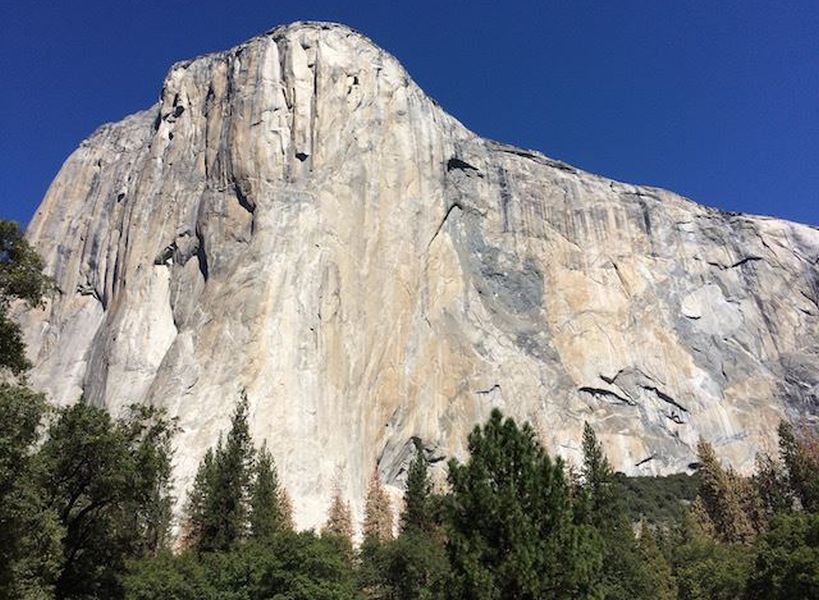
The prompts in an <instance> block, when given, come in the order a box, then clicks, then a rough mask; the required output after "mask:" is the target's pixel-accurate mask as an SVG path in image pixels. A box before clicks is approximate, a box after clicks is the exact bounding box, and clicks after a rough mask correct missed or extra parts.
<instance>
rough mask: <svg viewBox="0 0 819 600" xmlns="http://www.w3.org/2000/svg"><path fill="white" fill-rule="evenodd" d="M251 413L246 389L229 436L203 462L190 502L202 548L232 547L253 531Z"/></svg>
mask: <svg viewBox="0 0 819 600" xmlns="http://www.w3.org/2000/svg"><path fill="white" fill-rule="evenodd" d="M247 412H248V400H247V395H246V394H245V393H244V391H242V393H241V396H240V399H239V402H238V403H237V404H236V408H235V409H234V412H233V417H232V419H231V427H230V431H229V432H228V435H227V437H226V438H225V440H224V442H223V441H222V440H221V439H220V440H219V443H218V444H217V446H216V449H215V451H213V452H210V451H209V452H208V453H207V454H206V455H205V457H204V459H203V461H202V463H200V465H199V470H198V472H197V475H196V480H195V481H194V486H193V491H192V492H191V497H190V501H189V530H190V535H191V541H192V542H193V545H194V546H195V547H196V549H197V550H199V551H214V550H228V549H230V548H232V547H234V546H235V545H236V544H237V543H239V542H240V541H242V540H243V539H244V538H246V537H247V534H248V532H249V526H250V507H249V504H250V503H249V493H250V483H251V479H252V473H253V471H252V469H253V455H254V452H253V442H252V440H251V437H250V430H249V428H248V421H247V419H248V415H247Z"/></svg>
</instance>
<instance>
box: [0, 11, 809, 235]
mask: <svg viewBox="0 0 819 600" xmlns="http://www.w3.org/2000/svg"><path fill="white" fill-rule="evenodd" d="M1 4H2V6H1V7H0V75H2V77H0V82H2V93H0V119H1V120H0V216H2V217H5V218H14V219H17V220H19V221H21V222H24V223H25V222H27V221H28V220H29V219H30V217H31V215H32V214H33V212H34V209H35V208H36V206H37V204H38V203H39V201H40V199H41V197H42V196H43V194H44V193H45V190H46V188H47V186H48V184H49V183H50V181H51V180H52V178H53V177H54V175H55V174H56V173H57V170H58V169H59V167H60V165H61V164H62V162H63V161H64V160H65V158H66V157H67V156H68V154H69V153H70V152H71V151H72V150H73V149H74V148H75V147H76V146H77V145H78V144H79V142H80V141H81V140H82V139H83V138H84V137H86V136H87V135H88V134H90V133H91V132H92V131H93V130H94V129H95V128H96V127H97V126H98V125H99V124H101V123H103V122H106V121H113V120H118V119H120V118H122V117H123V116H125V115H126V114H129V113H132V112H135V111H137V110H140V109H142V108H145V107H147V106H149V105H151V104H152V103H153V102H154V101H155V99H156V98H157V96H158V93H159V89H160V86H161V83H162V79H163V77H164V75H165V72H166V71H167V69H168V67H169V66H170V65H171V64H172V63H173V62H175V61H177V60H181V59H185V58H190V57H193V56H195V55H197V54H202V53H204V52H209V51H214V50H221V49H225V48H228V47H230V46H232V45H235V44H237V43H239V42H241V41H243V40H244V39H246V38H248V37H250V36H252V35H254V34H256V33H260V32H262V31H265V30H267V29H269V28H271V27H273V26H274V25H277V24H281V23H286V22H290V21H295V20H303V19H311V20H332V21H339V22H343V23H346V24H348V25H350V26H352V27H355V28H356V29H358V30H360V31H362V32H363V33H365V34H366V35H368V36H369V37H371V38H372V39H373V40H375V42H376V43H378V44H380V45H381V46H383V47H384V48H386V49H387V50H388V51H389V52H391V53H392V54H394V55H395V56H396V57H398V59H399V60H401V61H402V62H403V63H404V65H405V66H406V67H407V69H408V70H409V72H410V73H411V75H412V76H413V78H414V79H415V80H416V81H417V82H418V83H419V84H420V85H421V87H423V88H424V89H426V91H427V92H428V93H429V94H430V95H431V96H433V97H434V98H436V99H437V100H438V101H439V102H440V103H441V104H442V105H443V106H444V108H446V109H447V110H448V111H449V112H450V113H452V114H453V115H455V116H456V117H457V118H459V119H460V120H461V121H462V122H464V123H465V124H466V125H467V126H468V127H470V128H472V129H473V130H475V131H476V132H478V133H480V134H481V135H484V136H487V137H491V138H494V139H498V140H501V141H504V142H509V143H512V144H516V145H520V146H525V147H529V148H535V149H537V150H540V151H542V152H544V153H545V154H547V155H548V156H552V157H554V158H559V159H562V160H565V161H567V162H569V163H572V164H574V165H577V166H579V167H581V168H583V169H586V170H588V171H592V172H595V173H600V174H602V175H606V176H609V177H613V178H615V179H619V180H623V181H629V182H633V183H646V184H652V185H657V186H661V187H665V188H669V189H672V190H674V191H676V192H679V193H681V194H683V195H685V196H688V197H690V198H692V199H694V200H697V201H699V202H701V203H704V204H708V205H712V206H718V207H720V208H724V209H728V210H736V211H746V212H752V213H760V214H772V215H776V216H780V217H784V218H788V219H793V220H797V221H802V222H806V223H810V224H813V225H817V224H819V2H817V1H816V0H810V1H802V2H797V1H789V2H773V1H771V2H757V1H753V0H743V1H733V0H731V1H729V0H718V1H714V0H709V1H707V2H693V1H692V2H683V1H679V0H678V1H670V0H668V1H666V0H652V1H639V2H638V1H626V0H620V1H617V2H607V1H604V0H597V1H593V2H586V1H582V0H580V1H579V0H572V1H568V0H567V1H564V2H560V3H557V2H546V1H526V2H523V1H520V2H515V1H512V0H507V1H505V2H480V1H478V0H473V1H471V2H446V1H443V0H439V1H436V2H425V1H424V2H422V1H416V0H413V1H406V2H400V3H399V2H388V1H386V0H382V1H380V2H360V1H357V2H354V1H344V2H341V1H336V2H329V1H325V2H319V1H310V0H298V1H295V2H291V1H285V0H275V1H274V0H268V1H266V2H254V1H250V0H241V1H236V0H216V1H210V0H198V1H196V2H181V1H177V0H165V1H162V2H152V1H150V0H143V1H141V2H137V1H134V2H124V1H123V2H118V1H116V0H108V1H105V2H102V1H97V0H82V1H75V2H55V1H53V0H50V1H41V0H29V1H23V0H17V1H11V0H4V1H3V2H2V3H1Z"/></svg>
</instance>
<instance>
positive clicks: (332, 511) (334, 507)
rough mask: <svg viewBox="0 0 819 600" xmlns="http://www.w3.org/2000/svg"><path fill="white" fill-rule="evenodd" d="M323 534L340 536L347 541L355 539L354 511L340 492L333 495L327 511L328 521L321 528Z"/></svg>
mask: <svg viewBox="0 0 819 600" xmlns="http://www.w3.org/2000/svg"><path fill="white" fill-rule="evenodd" d="M321 533H322V535H331V536H336V537H339V538H341V539H343V540H345V541H347V540H349V542H350V543H351V544H352V540H353V511H352V509H351V508H350V503H349V502H346V501H345V500H344V498H343V497H342V496H341V494H340V493H338V492H337V493H336V494H334V495H333V501H332V502H331V503H330V508H329V509H328V511H327V522H326V523H325V524H324V527H323V528H322V530H321Z"/></svg>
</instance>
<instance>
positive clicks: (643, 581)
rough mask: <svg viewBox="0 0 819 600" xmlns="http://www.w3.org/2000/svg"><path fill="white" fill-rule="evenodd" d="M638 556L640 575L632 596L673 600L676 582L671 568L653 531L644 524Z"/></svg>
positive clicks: (675, 592)
mask: <svg viewBox="0 0 819 600" xmlns="http://www.w3.org/2000/svg"><path fill="white" fill-rule="evenodd" d="M615 550H616V549H615ZM638 556H639V560H640V564H641V577H640V580H639V585H638V586H637V589H636V590H635V592H636V593H635V596H634V597H636V598H654V599H655V600H674V598H676V597H677V583H676V581H675V579H674V574H673V572H672V570H671V563H669V561H668V559H667V558H666V557H665V554H663V552H662V550H661V549H660V545H659V544H658V543H657V538H656V537H655V534H654V532H653V531H652V530H651V528H650V527H648V526H646V525H643V527H642V532H641V535H640V540H639V543H638Z"/></svg>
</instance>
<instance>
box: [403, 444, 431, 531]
mask: <svg viewBox="0 0 819 600" xmlns="http://www.w3.org/2000/svg"><path fill="white" fill-rule="evenodd" d="M431 495H432V482H431V481H430V478H429V467H428V463H427V459H426V456H424V449H423V448H422V447H421V445H420V444H418V445H417V446H416V448H415V456H414V457H413V459H412V461H411V462H410V465H409V470H408V472H407V491H406V493H405V494H404V511H403V512H402V513H401V530H402V531H410V530H414V531H429V530H430V529H431V528H432V525H433V519H432V515H431V514H430V512H431V507H430V496H431Z"/></svg>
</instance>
